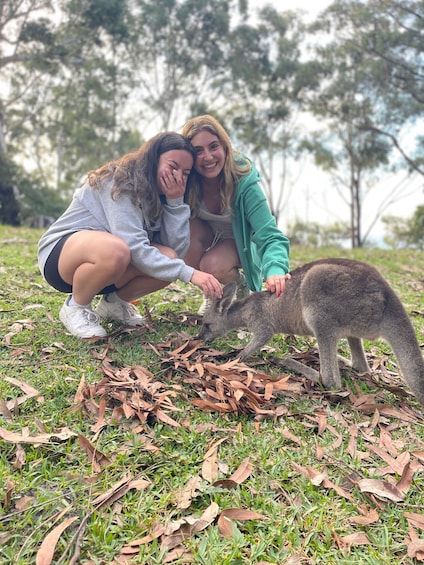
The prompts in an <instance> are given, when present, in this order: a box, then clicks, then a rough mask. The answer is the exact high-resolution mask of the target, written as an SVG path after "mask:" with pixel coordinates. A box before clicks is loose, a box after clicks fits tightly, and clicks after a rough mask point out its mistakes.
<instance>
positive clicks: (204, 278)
mask: <svg viewBox="0 0 424 565" xmlns="http://www.w3.org/2000/svg"><path fill="white" fill-rule="evenodd" d="M190 282H192V283H193V284H195V285H196V286H198V287H199V288H200V290H201V291H202V292H203V295H204V297H205V298H221V297H222V287H221V283H220V282H219V281H218V279H216V278H215V277H214V276H213V275H210V274H209V273H204V272H203V271H198V270H197V269H195V270H194V272H193V276H192V277H191V281H190Z"/></svg>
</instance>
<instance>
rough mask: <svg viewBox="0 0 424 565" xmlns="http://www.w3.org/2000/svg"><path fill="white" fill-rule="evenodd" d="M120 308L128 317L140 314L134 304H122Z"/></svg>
mask: <svg viewBox="0 0 424 565" xmlns="http://www.w3.org/2000/svg"><path fill="white" fill-rule="evenodd" d="M122 309H123V310H124V312H125V315H126V316H128V317H129V318H132V317H133V316H137V317H138V316H140V312H139V311H138V310H137V308H136V307H135V306H134V304H129V303H128V304H122Z"/></svg>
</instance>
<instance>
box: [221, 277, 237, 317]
mask: <svg viewBox="0 0 424 565" xmlns="http://www.w3.org/2000/svg"><path fill="white" fill-rule="evenodd" d="M236 291H237V284H236V283H235V282H229V283H227V284H226V285H225V286H224V288H223V290H222V298H221V300H220V301H219V306H218V310H219V312H223V311H224V310H228V308H229V307H230V304H231V302H232V301H233V300H234V297H235V294H236Z"/></svg>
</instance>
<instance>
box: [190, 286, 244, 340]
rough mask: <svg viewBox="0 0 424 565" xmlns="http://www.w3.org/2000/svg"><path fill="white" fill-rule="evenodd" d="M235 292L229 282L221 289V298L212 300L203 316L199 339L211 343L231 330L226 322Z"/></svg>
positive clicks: (234, 287) (235, 287)
mask: <svg viewBox="0 0 424 565" xmlns="http://www.w3.org/2000/svg"><path fill="white" fill-rule="evenodd" d="M236 291H237V285H236V283H235V282H229V283H227V284H226V285H225V286H224V288H223V291H222V298H220V299H217V300H212V302H211V305H210V306H209V307H208V308H207V309H206V311H205V313H204V314H203V323H202V328H201V330H200V333H199V336H198V337H199V338H200V339H202V340H203V341H212V340H214V339H215V338H216V337H219V336H221V335H224V334H226V333H227V332H228V331H229V330H230V329H231V328H230V327H229V322H228V308H229V307H230V305H231V303H232V302H233V300H234V298H235V295H236Z"/></svg>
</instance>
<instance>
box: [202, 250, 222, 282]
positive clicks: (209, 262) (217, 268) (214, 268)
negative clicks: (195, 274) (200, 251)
mask: <svg viewBox="0 0 424 565" xmlns="http://www.w3.org/2000/svg"><path fill="white" fill-rule="evenodd" d="M199 267H200V270H201V271H203V272H205V273H210V274H211V275H214V276H215V277H216V278H217V279H218V280H219V278H220V276H221V274H222V259H221V258H220V257H218V255H216V254H209V253H205V254H204V255H203V257H202V258H201V260H200V264H199Z"/></svg>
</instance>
